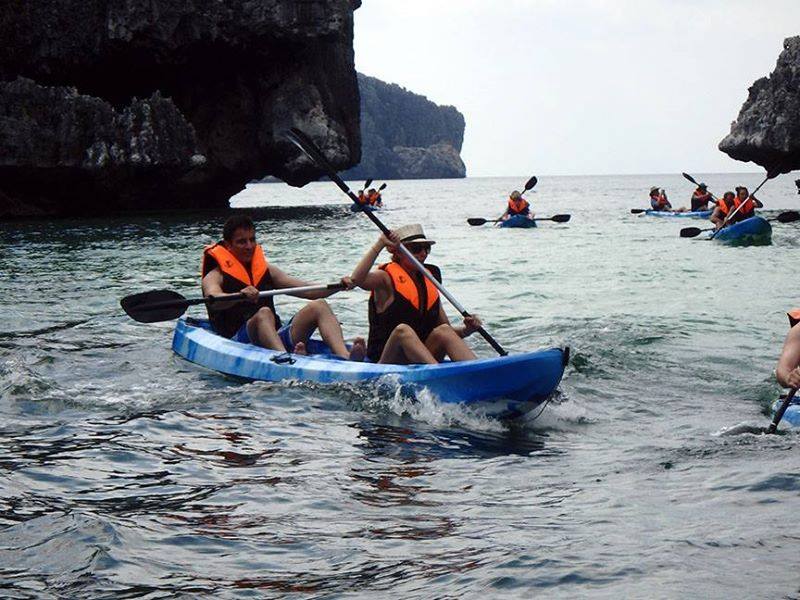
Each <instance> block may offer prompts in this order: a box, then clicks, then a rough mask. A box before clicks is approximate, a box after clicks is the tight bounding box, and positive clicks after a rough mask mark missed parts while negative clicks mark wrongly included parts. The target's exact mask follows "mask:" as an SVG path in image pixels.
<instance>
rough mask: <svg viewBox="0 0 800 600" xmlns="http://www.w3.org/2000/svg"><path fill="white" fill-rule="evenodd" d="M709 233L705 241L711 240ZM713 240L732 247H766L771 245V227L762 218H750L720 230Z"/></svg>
mask: <svg viewBox="0 0 800 600" xmlns="http://www.w3.org/2000/svg"><path fill="white" fill-rule="evenodd" d="M712 234H713V232H709V234H708V237H707V238H706V239H711V235H712ZM713 240H714V241H715V242H721V243H723V244H730V245H732V246H767V245H769V244H771V243H772V225H770V224H769V221H767V220H766V219H765V218H764V217H759V216H755V217H750V218H749V219H745V220H744V221H739V222H738V223H734V224H733V225H728V226H727V227H725V228H724V229H722V230H720V232H719V233H717V235H716V236H714V238H713Z"/></svg>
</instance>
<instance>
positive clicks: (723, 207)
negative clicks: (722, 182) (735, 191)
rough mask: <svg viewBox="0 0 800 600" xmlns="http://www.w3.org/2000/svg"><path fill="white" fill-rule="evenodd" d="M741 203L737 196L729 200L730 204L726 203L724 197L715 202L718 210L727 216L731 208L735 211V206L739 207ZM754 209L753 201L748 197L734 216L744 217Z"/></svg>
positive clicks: (750, 214)
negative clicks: (731, 200)
mask: <svg viewBox="0 0 800 600" xmlns="http://www.w3.org/2000/svg"><path fill="white" fill-rule="evenodd" d="M741 204H742V201H741V200H739V198H734V199H733V202H731V203H730V204H729V203H728V201H727V200H725V198H722V199H721V200H720V201H719V203H718V204H717V207H718V208H719V210H720V212H721V213H722V214H723V215H725V216H726V217H727V216H728V213H730V212H731V211H732V210H734V211H735V210H736V209H737V208H739V206H740V205H741ZM755 210H756V205H755V203H754V202H753V200H752V199H751V198H748V199H747V200H745V201H744V206H742V208H741V209H740V210H739V212H737V213H736V218H738V219H740V220H742V219H746V218H747V217H748V216H752V214H753V213H754V212H755Z"/></svg>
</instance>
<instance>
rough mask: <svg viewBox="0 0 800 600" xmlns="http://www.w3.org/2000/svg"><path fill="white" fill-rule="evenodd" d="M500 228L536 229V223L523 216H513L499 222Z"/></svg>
mask: <svg viewBox="0 0 800 600" xmlns="http://www.w3.org/2000/svg"><path fill="white" fill-rule="evenodd" d="M500 227H521V228H523V229H528V228H529V227H536V221H534V220H533V219H529V218H528V217H526V216H525V215H514V216H513V217H508V219H506V220H505V221H500Z"/></svg>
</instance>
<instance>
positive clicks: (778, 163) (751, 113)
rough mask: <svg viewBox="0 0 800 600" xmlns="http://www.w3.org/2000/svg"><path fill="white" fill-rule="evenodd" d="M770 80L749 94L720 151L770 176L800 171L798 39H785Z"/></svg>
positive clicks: (799, 69) (799, 66)
mask: <svg viewBox="0 0 800 600" xmlns="http://www.w3.org/2000/svg"><path fill="white" fill-rule="evenodd" d="M783 47H784V50H783V52H782V53H781V55H780V56H779V57H778V64H777V65H776V67H775V70H774V71H773V72H772V74H771V75H770V76H769V77H763V78H761V79H759V80H758V81H756V82H755V83H754V84H753V85H752V86H751V87H750V95H749V97H748V98H747V101H746V102H745V103H744V105H743V106H742V109H741V111H740V112H739V116H738V117H737V119H736V121H734V122H733V123H732V125H731V132H730V134H728V135H727V136H726V137H725V139H723V140H722V142H720V144H719V149H720V150H722V151H723V152H725V153H727V154H728V155H730V157H731V158H735V159H736V160H741V161H753V162H755V163H757V164H759V165H761V166H763V167H764V168H765V169H766V170H767V172H769V173H775V174H777V173H788V172H789V171H792V170H795V169H800V37H793V38H788V39H786V40H785V41H784V43H783Z"/></svg>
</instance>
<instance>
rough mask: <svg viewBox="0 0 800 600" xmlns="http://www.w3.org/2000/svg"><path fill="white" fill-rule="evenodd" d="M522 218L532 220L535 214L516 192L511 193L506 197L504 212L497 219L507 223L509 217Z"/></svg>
mask: <svg viewBox="0 0 800 600" xmlns="http://www.w3.org/2000/svg"><path fill="white" fill-rule="evenodd" d="M516 216H523V217H525V218H527V219H533V218H534V217H535V216H536V213H534V212H533V210H531V205H530V203H529V202H528V201H527V200H525V198H523V197H522V194H520V192H519V191H518V190H514V191H513V192H511V195H510V196H509V197H508V205H507V206H506V210H505V212H503V214H502V215H500V217H499V218H498V222H499V221H508V220H509V219H510V218H511V217H516Z"/></svg>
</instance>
